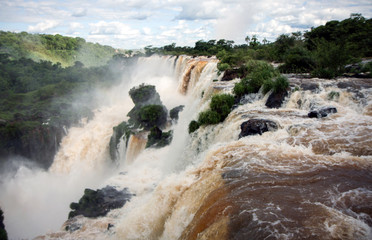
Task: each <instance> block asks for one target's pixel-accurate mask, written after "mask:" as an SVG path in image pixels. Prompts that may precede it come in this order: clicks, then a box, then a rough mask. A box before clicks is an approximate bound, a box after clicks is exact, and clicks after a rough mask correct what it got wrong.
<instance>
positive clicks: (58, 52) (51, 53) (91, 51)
mask: <svg viewBox="0 0 372 240" xmlns="http://www.w3.org/2000/svg"><path fill="white" fill-rule="evenodd" d="M117 52H118V50H116V49H114V48H112V47H110V46H102V45H100V44H97V43H90V42H86V41H85V40H84V39H83V38H79V37H76V38H73V37H65V36H61V35H59V34H56V35H49V34H29V33H27V32H21V33H14V32H4V31H0V53H3V54H9V55H10V56H11V58H12V59H15V60H16V59H20V58H30V59H32V60H34V61H41V60H44V61H51V62H53V63H57V62H59V63H61V65H62V66H72V65H74V63H75V62H76V61H80V62H82V63H83V64H84V65H85V66H87V67H91V66H101V65H105V64H106V63H107V61H109V60H110V59H111V58H112V56H113V55H114V54H116V53H117Z"/></svg>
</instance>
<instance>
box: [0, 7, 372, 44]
mask: <svg viewBox="0 0 372 240" xmlns="http://www.w3.org/2000/svg"><path fill="white" fill-rule="evenodd" d="M351 13H361V14H362V15H363V16H364V17H365V18H371V17H372V1H371V0H314V1H300V0H276V1H273V0H97V1H93V0H79V1H71V0H49V1H43V0H0V30H2V31H12V32H22V31H26V32H29V33H40V34H61V35H64V36H71V37H82V38H84V39H86V40H87V41H89V42H97V43H100V44H103V45H109V46H112V47H115V48H121V49H140V48H143V47H145V46H150V45H151V46H156V47H159V46H165V45H168V44H172V43H176V45H177V46H194V43H195V42H196V41H198V40H205V41H208V40H211V39H217V40H218V39H226V40H233V41H235V43H236V44H242V43H244V39H245V37H246V36H250V37H251V36H253V35H256V36H257V37H258V39H259V40H260V41H262V40H263V39H266V40H268V41H271V42H273V41H275V39H276V38H277V37H278V36H279V35H280V34H289V33H292V32H297V31H302V32H304V31H306V30H309V29H310V28H311V27H317V26H319V25H322V24H325V23H326V22H327V21H330V20H343V19H345V18H348V17H350V14H351Z"/></svg>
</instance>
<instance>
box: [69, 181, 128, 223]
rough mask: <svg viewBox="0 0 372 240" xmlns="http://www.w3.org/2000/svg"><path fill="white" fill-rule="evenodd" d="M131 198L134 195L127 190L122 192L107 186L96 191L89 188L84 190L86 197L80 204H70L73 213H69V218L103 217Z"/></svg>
mask: <svg viewBox="0 0 372 240" xmlns="http://www.w3.org/2000/svg"><path fill="white" fill-rule="evenodd" d="M131 197H132V194H130V193H129V192H128V190H127V189H126V188H125V189H123V190H121V191H118V190H116V189H115V188H114V187H111V186H106V187H105V188H102V189H98V190H96V191H94V190H92V189H88V188H87V189H85V190H84V196H83V197H82V198H81V199H80V200H79V203H74V202H73V203H71V204H70V208H71V209H72V211H71V212H70V213H69V215H68V218H69V219H70V218H73V217H75V216H78V215H83V216H84V217H89V218H96V217H102V216H105V215H106V214H107V213H108V212H109V211H110V210H111V209H116V208H121V207H122V206H124V204H125V203H126V202H127V201H129V200H130V198H131Z"/></svg>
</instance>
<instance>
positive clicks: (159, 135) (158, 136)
mask: <svg viewBox="0 0 372 240" xmlns="http://www.w3.org/2000/svg"><path fill="white" fill-rule="evenodd" d="M172 134H173V132H172V131H169V132H163V131H161V130H160V128H158V127H153V128H152V129H151V132H150V134H149V135H148V137H147V144H146V148H149V147H152V148H161V147H165V146H167V145H169V144H170V143H171V142H172V138H173V135H172Z"/></svg>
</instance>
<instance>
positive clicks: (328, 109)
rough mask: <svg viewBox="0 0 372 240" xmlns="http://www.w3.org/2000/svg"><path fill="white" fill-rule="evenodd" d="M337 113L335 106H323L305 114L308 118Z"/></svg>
mask: <svg viewBox="0 0 372 240" xmlns="http://www.w3.org/2000/svg"><path fill="white" fill-rule="evenodd" d="M332 113H337V109H336V108H335V107H325V108H320V109H316V110H312V111H311V112H309V113H308V114H307V116H308V117H309V118H323V117H327V116H328V115H329V114H332Z"/></svg>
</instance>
